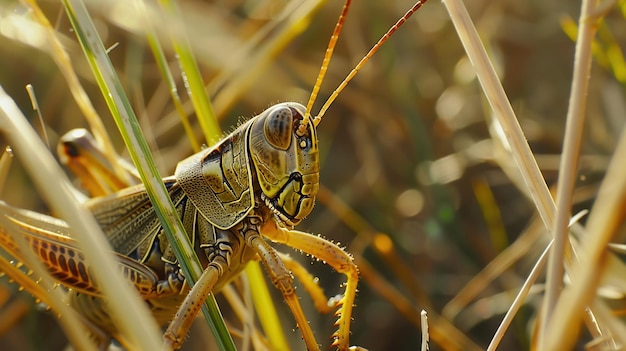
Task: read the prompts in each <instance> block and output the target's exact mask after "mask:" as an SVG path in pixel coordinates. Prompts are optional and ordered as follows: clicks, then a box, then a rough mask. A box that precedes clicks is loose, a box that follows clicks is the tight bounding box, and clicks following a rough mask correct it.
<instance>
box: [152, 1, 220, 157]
mask: <svg viewBox="0 0 626 351" xmlns="http://www.w3.org/2000/svg"><path fill="white" fill-rule="evenodd" d="M159 2H160V3H161V5H162V7H163V8H164V9H165V11H166V13H167V15H168V16H169V17H171V18H173V19H174V23H177V24H179V25H177V26H176V27H177V29H178V33H177V34H178V35H177V36H175V37H173V39H172V45H173V47H174V51H176V55H177V56H178V61H179V63H180V67H181V69H182V74H183V78H184V80H185V87H186V88H187V92H188V93H189V96H190V97H191V102H192V103H193V107H194V109H195V111H196V115H197V117H198V121H199V122H200V126H201V127H202V131H203V133H204V137H205V139H206V140H207V143H208V145H213V144H215V143H216V142H217V141H218V140H219V139H220V137H221V136H222V132H221V130H220V127H219V124H218V123H217V116H216V115H215V111H214V110H213V105H212V104H211V100H210V99H209V96H208V95H207V92H206V89H205V87H204V82H203V80H202V76H201V75H200V70H199V69H198V63H197V62H196V59H195V57H194V55H193V52H192V51H191V47H190V46H189V43H188V42H187V39H186V38H187V37H186V35H185V32H184V30H183V28H184V26H183V25H182V23H184V22H183V21H182V19H181V15H180V11H179V10H178V7H177V5H176V3H175V2H174V1H172V0H160V1H159Z"/></svg>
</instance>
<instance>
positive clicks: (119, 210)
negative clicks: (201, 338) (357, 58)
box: [0, 0, 423, 350]
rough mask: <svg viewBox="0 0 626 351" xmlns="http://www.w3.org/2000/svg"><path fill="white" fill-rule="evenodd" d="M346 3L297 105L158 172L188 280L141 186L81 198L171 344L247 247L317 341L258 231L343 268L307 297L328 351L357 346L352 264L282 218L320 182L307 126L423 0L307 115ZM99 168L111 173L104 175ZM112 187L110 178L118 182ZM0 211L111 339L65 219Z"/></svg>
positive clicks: (293, 218) (312, 346) (73, 153)
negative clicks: (336, 281)
mask: <svg viewBox="0 0 626 351" xmlns="http://www.w3.org/2000/svg"><path fill="white" fill-rule="evenodd" d="M349 4H350V0H348V1H347V2H346V5H345V6H344V10H343V12H342V14H341V16H340V18H339V21H338V23H337V27H336V30H335V33H334V34H333V36H332V37H331V43H330V44H329V48H328V50H327V57H326V58H325V60H324V63H323V65H322V69H321V70H320V73H319V76H318V80H317V82H316V84H315V87H314V89H313V92H312V94H311V98H310V100H309V103H308V106H307V107H305V106H304V105H301V104H299V103H295V102H286V103H280V104H277V105H274V106H272V107H270V108H268V109H267V110H265V111H264V112H262V113H261V114H259V115H257V116H255V117H253V118H251V119H250V120H248V121H247V122H245V123H244V124H242V125H241V126H239V127H238V128H237V129H236V130H235V131H233V132H232V133H231V134H230V135H228V136H227V137H225V138H223V139H222V140H221V141H219V142H218V143H217V144H216V145H214V146H212V147H210V148H207V149H205V150H202V151H201V152H198V153H196V154H194V155H192V156H190V157H188V158H187V159H185V160H183V161H181V162H180V163H179V164H178V166H177V168H176V171H175V174H174V176H172V177H168V178H165V179H163V182H164V184H165V186H166V188H167V189H168V191H169V195H170V197H171V199H172V201H173V203H174V204H175V206H176V209H177V211H178V215H179V216H180V218H181V221H182V223H183V225H184V227H185V230H186V232H187V233H188V235H189V237H190V240H191V242H192V243H193V245H194V248H195V249H196V251H197V252H198V253H199V254H200V255H199V256H200V257H201V261H202V263H203V266H204V268H205V270H204V273H203V274H202V276H201V277H200V279H199V281H198V282H197V283H196V284H195V285H194V286H193V287H192V288H189V287H188V286H187V285H186V284H185V277H184V276H183V274H182V272H181V270H180V267H179V265H178V262H177V260H176V257H175V256H174V253H173V250H172V248H171V247H170V245H169V243H168V241H167V238H166V237H165V234H164V232H163V228H162V227H161V224H160V222H159V219H158V218H157V216H156V213H155V211H154V208H153V207H152V204H151V202H150V199H149V198H148V195H147V193H146V191H145V188H144V187H143V186H142V185H137V186H132V187H129V188H125V189H122V190H119V191H117V192H116V193H114V194H113V195H108V196H97V197H95V198H92V199H90V200H88V201H87V202H86V204H85V206H86V207H87V208H88V209H89V210H90V211H91V212H92V213H93V215H94V217H95V219H96V220H97V222H98V223H99V225H100V227H101V228H102V230H103V232H104V233H105V234H106V236H107V240H108V241H109V243H110V244H111V247H112V249H113V250H114V252H115V253H116V256H117V258H118V261H119V264H120V267H121V269H122V270H123V272H124V274H125V276H126V277H127V278H128V279H129V281H131V282H132V284H133V285H134V286H135V288H136V289H137V291H138V292H139V294H140V295H141V296H142V298H143V299H144V300H145V301H146V303H147V304H148V305H149V307H150V309H151V310H152V312H153V314H154V316H155V318H156V320H157V321H158V322H159V323H160V324H162V325H164V324H167V323H168V322H170V321H171V323H170V324H169V326H168V328H167V330H166V332H165V334H164V338H165V340H166V343H167V344H168V345H169V346H170V347H172V348H175V349H176V348H179V347H180V346H181V345H182V342H183V339H184V337H185V335H186V334H187V331H188V329H189V327H190V325H191V322H192V321H193V319H194V318H195V316H196V315H197V313H198V312H199V309H200V304H199V303H198V301H203V300H204V299H206V297H207V295H208V294H209V293H211V292H216V291H219V290H220V289H221V288H222V287H223V286H224V285H225V284H227V283H228V282H229V281H231V280H232V279H233V278H234V277H236V276H237V275H238V274H239V273H240V272H241V271H242V269H243V268H244V267H245V264H246V262H248V261H250V260H251V259H254V258H255V257H258V259H260V261H261V262H262V263H263V264H264V266H265V268H266V270H267V272H268V274H269V276H270V279H271V281H272V283H273V284H274V285H275V286H276V288H278V289H279V291H280V292H281V294H282V296H283V298H284V300H285V301H286V303H287V305H288V306H289V308H290V310H291V312H292V314H293V315H294V318H295V320H296V323H297V325H298V328H299V329H300V330H301V333H302V337H303V339H304V341H305V343H306V346H307V348H308V349H309V350H318V349H319V344H318V343H317V341H316V339H315V336H314V334H313V331H312V330H311V327H310V326H309V324H308V322H307V318H306V316H305V314H304V312H303V311H302V308H301V306H300V302H299V298H298V296H297V295H296V294H295V290H294V287H293V279H294V277H293V275H292V272H291V271H290V270H289V269H288V268H287V265H289V264H290V263H289V262H288V259H287V258H286V257H285V256H283V255H280V254H279V253H278V252H277V251H276V250H275V249H274V248H273V247H272V246H271V245H270V244H269V243H268V240H269V241H272V242H275V243H282V244H286V245H288V246H290V247H292V248H294V249H297V250H300V251H302V252H304V253H306V254H309V255H311V256H313V257H315V258H317V259H319V260H322V261H324V262H326V263H327V264H328V265H330V266H331V267H333V268H334V269H335V270H336V271H337V272H339V273H341V274H344V275H345V277H346V283H345V285H344V291H343V294H341V295H340V296H339V297H337V298H330V299H328V298H325V297H324V301H323V302H322V303H316V306H318V308H319V309H320V310H322V312H326V311H329V310H333V309H336V315H337V317H338V319H337V322H336V326H337V331H336V332H335V333H334V334H333V338H334V341H333V344H332V345H333V346H334V347H336V348H337V349H339V350H348V349H360V348H359V347H350V343H349V334H350V323H351V319H352V308H353V305H354V300H355V295H356V289H357V284H358V268H357V266H356V265H355V264H354V263H353V260H352V257H351V256H350V254H348V253H347V252H345V251H344V250H343V249H342V248H341V247H340V246H339V245H337V244H335V243H333V242H331V241H329V240H327V239H325V238H323V237H321V236H317V235H312V234H309V233H306V232H302V231H298V230H295V229H293V228H294V227H295V226H296V225H298V224H299V223H300V222H301V221H302V220H303V219H304V218H305V217H306V216H307V215H309V214H310V212H311V210H312V209H313V206H314V204H315V198H316V194H317V191H318V189H319V170H320V166H319V151H318V140H317V136H316V128H317V126H318V124H319V123H320V121H321V118H322V115H323V114H324V112H325V111H326V109H327V108H328V106H329V105H330V103H331V102H332V101H333V100H334V99H335V97H336V96H338V94H339V92H340V91H341V90H342V89H343V87H345V85H346V84H347V83H348V81H349V80H350V79H352V77H354V75H355V74H356V72H357V71H358V70H359V69H360V67H362V66H363V64H364V63H365V62H366V61H367V60H368V59H369V58H370V57H371V56H372V55H373V53H374V52H375V51H376V50H377V49H378V48H379V47H380V44H381V43H382V42H383V41H385V40H386V39H387V38H388V37H389V35H390V34H391V33H393V32H394V31H395V30H396V29H397V28H398V27H399V26H400V25H401V24H402V23H404V22H405V21H406V20H407V19H408V17H409V16H411V15H412V14H413V13H414V12H415V11H416V10H417V9H418V8H419V7H421V5H422V4H423V1H419V2H418V3H416V4H415V5H414V6H413V7H412V8H411V10H409V12H407V14H405V15H404V16H403V17H402V18H401V19H400V20H399V21H398V23H397V24H396V25H394V26H393V27H392V28H391V29H390V30H389V31H388V33H387V34H385V36H383V38H381V41H379V43H377V44H376V45H375V46H374V48H373V49H372V50H371V51H370V52H369V53H368V54H367V55H366V56H365V57H364V58H363V60H362V61H361V62H360V63H359V64H358V65H357V66H356V67H355V69H353V71H352V72H351V73H350V75H348V77H347V78H346V79H345V80H344V82H343V83H342V84H341V85H340V87H339V88H338V89H337V90H336V91H335V92H334V93H333V95H332V96H331V98H329V100H328V101H327V102H326V104H325V105H324V107H322V109H321V110H320V112H319V113H318V115H317V116H315V117H312V116H311V113H310V111H311V108H312V106H313V103H314V101H315V98H316V95H317V91H318V90H319V87H320V85H321V81H322V79H323V76H324V73H325V71H326V67H327V66H328V60H329V59H330V56H331V55H332V48H333V47H334V43H335V42H336V40H337V36H338V34H339V31H340V30H341V26H342V24H343V21H344V17H345V14H346V13H347V9H348V7H349ZM75 142H76V140H75V139H72V138H69V139H66V140H64V141H63V142H62V144H61V147H60V148H61V150H62V151H63V157H65V158H67V160H68V163H69V164H70V168H72V165H76V164H78V163H80V160H81V159H82V158H84V156H85V154H81V153H80V151H79V149H80V148H78V147H76V144H75ZM90 154H92V155H93V154H94V153H93V152H92V153H90ZM95 154H97V153H95ZM91 164H92V165H93V163H91ZM95 164H96V165H97V164H98V162H96V163H95ZM99 164H100V165H103V164H104V162H100V163H99ZM79 168H80V167H79ZM106 168H107V167H106V165H104V166H102V167H101V168H100V172H98V173H97V174H100V175H102V174H106V172H105V171H103V170H104V169H106ZM78 173H79V174H80V172H78ZM95 174H96V173H91V174H87V178H88V180H86V183H88V184H103V183H106V182H107V181H106V180H104V181H102V177H100V179H97V178H98V177H97V176H96V175H95ZM84 177H85V175H83V178H84ZM89 177H91V179H89ZM103 178H104V179H109V180H111V181H113V179H114V177H113V176H112V175H109V176H105V177H103ZM113 187H114V188H115V187H120V183H119V182H118V183H117V184H116V185H113ZM89 190H90V192H91V193H92V195H102V194H105V193H106V191H104V190H98V189H97V186H96V187H94V188H90V189H89ZM0 210H1V212H2V214H3V215H4V216H6V218H7V219H9V220H10V221H11V222H13V223H14V224H16V225H17V227H18V228H20V231H19V234H21V235H23V236H24V237H25V238H26V240H27V242H28V243H29V245H30V246H31V247H32V248H33V249H34V252H35V254H36V255H38V257H39V258H40V259H41V261H42V262H43V263H44V265H45V266H46V267H47V268H48V270H50V272H51V273H52V275H53V276H54V277H55V278H56V279H57V280H58V281H59V283H61V284H62V285H64V286H66V287H68V288H69V289H71V291H70V293H69V295H68V301H69V304H70V305H71V306H72V307H73V308H74V309H76V310H77V311H78V312H79V313H80V314H81V315H82V316H83V317H84V318H85V320H87V321H88V322H90V323H91V324H92V325H94V326H95V327H96V328H97V329H98V330H100V331H102V332H103V333H104V334H107V335H110V336H112V337H114V338H115V337H116V336H117V335H118V331H117V329H116V326H115V325H114V323H113V322H112V321H111V319H110V318H109V317H108V314H107V309H106V304H105V303H104V301H103V300H102V299H101V298H100V297H101V294H100V290H99V287H98V286H97V284H96V282H95V281H94V279H93V277H92V276H91V274H90V269H89V267H88V266H87V265H86V263H85V262H84V257H83V255H82V254H81V252H80V250H79V249H78V247H77V245H76V243H75V242H74V241H73V239H72V238H71V237H70V236H69V234H68V233H69V232H70V229H69V228H68V226H67V224H66V223H65V222H63V221H60V220H58V219H56V218H53V217H50V216H46V215H42V214H39V213H35V212H32V211H27V210H22V209H16V208H13V207H11V206H9V205H7V204H5V203H4V202H0ZM0 245H2V247H3V248H4V249H5V250H6V251H7V252H8V253H10V254H11V255H13V256H14V257H15V258H18V259H20V258H21V257H22V252H20V249H19V248H18V245H16V243H15V242H14V241H13V239H12V237H11V236H10V235H9V234H8V232H7V231H6V230H4V229H3V228H0ZM296 274H297V273H296ZM298 278H300V280H302V281H303V284H304V285H305V287H307V286H311V285H315V282H312V281H310V278H307V277H305V276H299V277H298ZM307 280H309V281H307ZM312 295H313V294H312ZM174 314H175V316H174V317H173V318H172V316H173V315H174Z"/></svg>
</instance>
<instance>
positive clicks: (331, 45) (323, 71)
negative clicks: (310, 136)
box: [300, 0, 352, 130]
mask: <svg viewBox="0 0 626 351" xmlns="http://www.w3.org/2000/svg"><path fill="white" fill-rule="evenodd" d="M350 3H352V0H346V2H345V3H344V4H343V8H342V9H341V14H340V15H339V19H338V20H337V24H336V25H335V29H334V30H333V35H331V36H330V40H329V41H328V47H327V48H326V53H325V54H324V60H323V61H322V67H320V72H319V73H318V75H317V79H316V80H315V85H314V86H313V91H311V97H309V102H308V103H307V105H306V113H305V114H304V118H303V119H302V122H301V123H300V126H301V127H302V128H303V130H306V129H304V128H306V125H307V124H308V123H309V119H310V118H311V109H313V103H315V99H316V98H317V94H318V93H319V91H320V87H321V86H322V81H323V80H324V76H325V75H326V71H328V64H329V63H330V59H331V57H332V56H333V51H334V50H335V45H336V44H337V40H338V39H339V34H341V29H343V24H344V22H345V21H346V16H347V15H348V10H349V9H350Z"/></svg>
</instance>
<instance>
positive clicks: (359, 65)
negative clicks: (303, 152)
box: [307, 0, 427, 127]
mask: <svg viewBox="0 0 626 351" xmlns="http://www.w3.org/2000/svg"><path fill="white" fill-rule="evenodd" d="M426 1H427V0H418V1H417V2H416V3H415V4H414V5H413V7H411V8H410V9H409V10H408V11H407V12H406V13H405V14H404V16H402V17H401V18H400V19H399V20H398V22H396V23H395V24H394V25H393V26H392V27H391V28H389V30H388V31H387V33H385V34H384V35H383V36H382V37H381V38H380V39H379V40H378V42H377V43H376V44H374V46H373V47H372V48H371V49H370V51H369V52H368V53H367V55H365V56H364V57H363V58H362V59H361V61H359V63H357V64H356V66H354V68H353V69H352V71H351V72H350V73H349V74H348V76H346V78H345V79H344V80H343V82H341V84H339V86H338V87H337V89H335V91H333V93H332V94H331V95H330V97H329V98H328V100H326V102H325V103H324V106H322V108H321V109H320V112H319V113H318V114H317V116H315V118H313V124H314V125H315V126H316V127H317V125H318V124H320V122H321V121H322V116H323V115H324V113H326V110H328V107H329V106H330V105H331V104H332V103H333V101H335V99H336V98H337V96H339V93H340V92H341V91H342V90H343V88H345V87H346V85H348V83H349V82H350V81H351V80H352V78H354V76H355V75H356V74H357V72H358V71H359V70H360V69H361V68H363V66H364V65H365V63H366V62H367V61H368V60H369V59H370V58H371V57H372V56H374V54H375V53H376V51H378V49H380V47H381V45H382V44H383V43H384V42H386V41H387V39H389V37H391V35H392V34H393V33H395V31H396V30H398V28H400V26H402V25H403V24H404V22H406V21H407V20H408V19H409V17H411V16H412V15H413V14H414V13H415V11H417V10H418V9H419V8H420V7H422V5H424V3H426ZM337 24H339V23H337ZM324 71H325V70H324ZM320 75H322V74H321V72H320ZM317 88H318V89H319V87H317ZM316 94H317V92H316ZM311 97H313V94H311ZM309 103H311V102H310V101H309ZM309 111H310V109H309V108H308V107H307V114H308V113H309Z"/></svg>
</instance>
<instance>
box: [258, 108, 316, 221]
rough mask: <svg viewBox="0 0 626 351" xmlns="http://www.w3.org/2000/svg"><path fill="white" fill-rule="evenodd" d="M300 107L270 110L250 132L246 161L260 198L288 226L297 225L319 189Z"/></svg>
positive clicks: (311, 139) (309, 127)
mask: <svg viewBox="0 0 626 351" xmlns="http://www.w3.org/2000/svg"><path fill="white" fill-rule="evenodd" d="M304 113H305V108H304V106H302V105H300V104H298V103H293V102H288V103H282V104H278V105H275V106H272V107H271V108H269V109H268V110H266V111H265V112H264V113H263V114H261V115H260V116H259V117H258V119H257V120H255V121H254V124H253V125H252V127H251V128H250V143H249V147H250V158H251V159H252V163H253V164H254V169H255V171H256V175H257V180H258V185H259V187H260V189H261V198H262V199H263V201H264V202H265V204H266V205H267V206H268V207H269V208H270V209H271V210H272V211H273V212H274V213H275V214H276V216H277V217H278V218H280V219H281V220H282V221H283V222H284V223H286V224H288V225H296V224H298V223H299V222H300V221H301V220H302V219H303V218H304V217H306V216H307V215H308V214H309V213H311V210H312V209H313V205H314V204H315V196H316V195H317V190H318V189H319V152H318V146H317V135H316V133H315V127H314V126H313V123H312V122H311V119H307V120H306V121H304V122H303V120H304Z"/></svg>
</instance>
